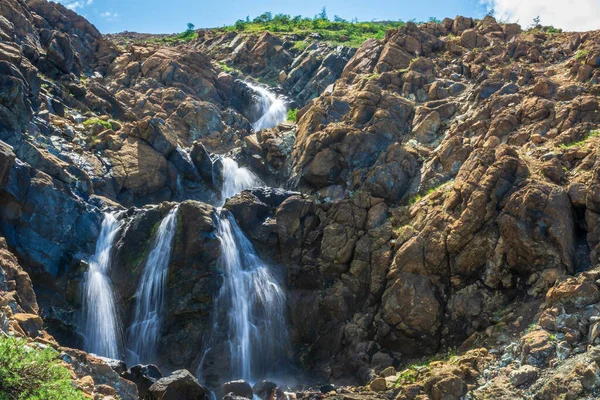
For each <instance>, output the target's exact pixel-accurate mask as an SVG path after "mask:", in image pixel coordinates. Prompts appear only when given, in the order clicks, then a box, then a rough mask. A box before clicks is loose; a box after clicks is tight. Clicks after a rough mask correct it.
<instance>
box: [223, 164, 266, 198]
mask: <svg viewBox="0 0 600 400" xmlns="http://www.w3.org/2000/svg"><path fill="white" fill-rule="evenodd" d="M221 162H222V163H223V186H222V187H221V202H222V204H224V203H225V200H227V199H228V198H230V197H233V196H235V195H236V194H238V193H240V192H241V191H242V190H246V189H252V188H255V187H261V186H265V184H264V182H263V181H262V180H261V179H260V178H259V177H258V176H256V174H255V173H254V172H252V171H250V170H249V169H248V168H245V167H242V168H240V166H239V165H238V163H237V162H236V161H235V160H234V159H233V158H229V157H223V158H222V159H221Z"/></svg>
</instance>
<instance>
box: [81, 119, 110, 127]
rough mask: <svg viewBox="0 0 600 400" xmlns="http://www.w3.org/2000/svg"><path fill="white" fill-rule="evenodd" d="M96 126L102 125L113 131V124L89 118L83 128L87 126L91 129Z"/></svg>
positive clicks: (84, 122)
mask: <svg viewBox="0 0 600 400" xmlns="http://www.w3.org/2000/svg"><path fill="white" fill-rule="evenodd" d="M94 125H100V126H102V127H103V128H104V129H112V124H111V123H110V122H108V121H104V120H102V119H100V118H89V119H87V120H85V121H83V126H85V127H86V128H90V127H92V126H94Z"/></svg>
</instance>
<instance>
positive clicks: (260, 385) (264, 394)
mask: <svg viewBox="0 0 600 400" xmlns="http://www.w3.org/2000/svg"><path fill="white" fill-rule="evenodd" d="M275 389H277V384H276V383H273V382H269V381H264V380H263V381H260V382H257V383H255V384H254V386H253V387H252V392H253V394H254V395H256V396H258V397H259V398H260V399H261V400H270V399H271V397H272V395H273V392H274V391H275Z"/></svg>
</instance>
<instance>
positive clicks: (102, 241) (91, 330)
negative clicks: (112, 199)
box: [82, 213, 121, 359]
mask: <svg viewBox="0 0 600 400" xmlns="http://www.w3.org/2000/svg"><path fill="white" fill-rule="evenodd" d="M119 228H120V224H119V221H118V220H117V218H116V216H115V215H114V214H110V213H109V214H105V215H104V219H103V220H102V228H101V230H100V236H99V237H98V240H97V241H96V252H95V254H94V256H93V257H92V259H91V261H90V263H89V269H88V271H87V273H86V274H85V279H84V290H83V306H82V310H83V319H84V323H83V348H84V349H85V350H86V351H87V352H89V353H94V354H96V355H99V356H103V357H109V358H114V359H118V358H119V357H120V353H119V347H120V345H121V326H120V323H119V318H118V316H117V311H116V307H115V297H114V294H113V291H112V287H111V284H110V280H109V278H108V270H109V268H110V262H111V259H110V256H111V251H112V248H113V244H114V241H115V239H116V237H117V234H118V232H119Z"/></svg>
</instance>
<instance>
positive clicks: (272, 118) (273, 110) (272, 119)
mask: <svg viewBox="0 0 600 400" xmlns="http://www.w3.org/2000/svg"><path fill="white" fill-rule="evenodd" d="M246 85H248V87H249V88H250V89H252V90H253V91H254V92H255V93H256V97H257V99H258V102H257V103H256V104H255V107H257V114H258V115H260V116H261V117H260V118H259V119H258V120H257V121H256V122H254V123H253V124H252V128H254V130H255V131H256V132H258V131H260V130H263V129H269V128H275V127H276V126H277V125H279V124H280V123H282V122H283V121H285V120H286V119H287V112H288V108H287V102H286V100H285V97H283V96H279V95H277V94H276V93H273V92H271V91H269V90H268V89H266V88H264V87H262V86H259V85H255V84H253V83H249V82H246Z"/></svg>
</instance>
